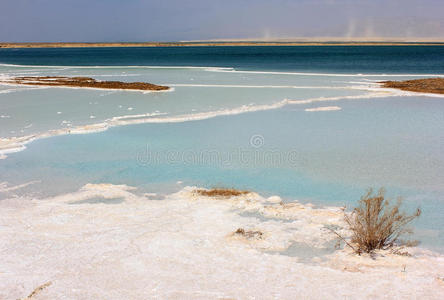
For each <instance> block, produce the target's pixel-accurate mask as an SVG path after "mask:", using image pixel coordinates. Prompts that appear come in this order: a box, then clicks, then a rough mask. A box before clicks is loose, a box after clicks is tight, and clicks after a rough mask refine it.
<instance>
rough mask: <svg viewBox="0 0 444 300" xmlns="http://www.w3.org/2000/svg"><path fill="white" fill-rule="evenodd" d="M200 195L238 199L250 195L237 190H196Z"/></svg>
mask: <svg viewBox="0 0 444 300" xmlns="http://www.w3.org/2000/svg"><path fill="white" fill-rule="evenodd" d="M195 192H196V193H197V194H198V195H201V196H205V197H237V196H241V195H246V194H248V193H250V192H249V191H240V190H236V189H225V188H215V189H211V190H195Z"/></svg>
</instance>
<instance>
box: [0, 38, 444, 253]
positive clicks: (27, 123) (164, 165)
mask: <svg viewBox="0 0 444 300" xmlns="http://www.w3.org/2000/svg"><path fill="white" fill-rule="evenodd" d="M0 64H2V65H0V76H22V75H49V76H57V75H63V76H91V77H94V78H97V79H103V80H121V81H148V82H152V83H158V84H166V85H169V86H172V87H174V90H173V91H171V92H166V93H148V94H143V93H138V92H128V91H126V92H125V91H103V90H86V89H63V88H45V89H35V88H29V87H11V86H4V85H3V86H2V85H0V115H1V116H3V117H2V118H1V119H0V137H2V138H12V137H22V136H28V135H37V136H42V135H44V134H45V133H47V132H51V131H52V130H59V129H63V128H74V127H81V126H84V125H88V124H97V123H102V122H104V123H107V122H108V123H110V124H111V123H112V121H110V120H112V118H116V117H118V118H119V117H122V116H126V118H128V116H133V117H130V119H132V120H139V121H140V120H142V121H143V122H139V123H145V124H135V125H127V126H115V125H124V124H114V123H112V124H114V125H112V126H111V127H112V128H110V129H108V130H107V131H104V132H99V133H90V134H83V135H72V134H70V135H59V136H53V137H49V138H44V139H37V140H35V141H33V142H32V143H30V144H27V145H26V147H27V148H26V150H24V151H21V152H17V153H8V154H7V155H8V157H7V158H6V159H3V160H0V183H1V182H8V184H11V185H19V184H23V183H26V182H31V181H36V180H38V181H39V183H36V184H33V185H29V186H27V187H25V188H23V189H21V190H20V191H17V192H15V193H18V194H19V195H26V194H32V195H36V196H39V197H45V196H50V195H56V194H60V193H66V192H70V191H74V190H76V189H78V188H79V187H81V186H83V185H84V184H86V183H91V182H92V183H102V182H107V183H115V184H128V185H131V186H136V187H138V188H139V189H140V190H141V191H146V192H156V193H159V194H162V193H165V194H166V193H170V192H173V191H176V190H178V189H180V188H181V187H183V186H184V185H196V186H204V187H216V186H224V187H235V188H241V189H249V190H254V191H257V192H259V193H261V194H263V195H280V196H281V197H283V198H284V200H285V201H293V200H299V201H301V202H311V203H315V204H316V205H335V206H340V205H347V206H349V207H350V206H352V205H353V204H354V203H356V201H357V200H358V199H359V197H360V195H362V194H363V193H364V192H365V190H366V189H367V188H369V187H376V188H377V187H380V186H384V187H385V188H386V189H387V190H388V193H389V195H390V196H397V195H403V196H404V197H405V200H406V208H407V209H409V210H413V209H414V208H415V207H417V206H421V207H422V209H423V216H422V217H421V219H419V220H418V222H417V223H416V224H415V226H416V227H417V236H418V237H419V238H420V239H421V240H422V241H423V244H424V245H426V246H427V247H430V248H433V249H438V250H440V251H441V250H442V249H444V231H443V230H442V228H444V218H443V217H442V216H443V215H444V176H443V174H444V154H443V153H444V151H443V149H444V98H439V97H429V96H427V95H412V94H408V93H396V92H390V91H380V90H377V89H375V86H374V83H375V82H377V81H381V80H388V79H390V80H391V79H393V80H397V79H413V78H423V77H430V76H444V47H443V46H403V47H398V46H387V47H383V46H371V47H367V46H356V47H350V46H343V47H342V46H331V47H328V46H322V47H311V46H306V47H305V46H304V47H215V48H212V47H190V48H82V49H0ZM318 107H330V109H332V110H328V111H306V110H307V109H316V108H318ZM334 109H336V110H334ZM140 115H143V116H140ZM125 120H127V119H125ZM49 135H51V134H49ZM54 135H56V134H54ZM178 182H180V183H178ZM9 196H11V194H10V192H7V193H1V192H0V197H2V198H4V197H9Z"/></svg>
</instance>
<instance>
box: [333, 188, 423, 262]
mask: <svg viewBox="0 0 444 300" xmlns="http://www.w3.org/2000/svg"><path fill="white" fill-rule="evenodd" d="M402 201H403V200H402V198H400V197H399V198H398V199H397V201H396V203H394V204H392V203H391V201H390V200H389V199H386V197H385V190H384V189H382V188H381V189H380V190H379V191H378V192H377V193H374V192H373V189H369V191H368V192H367V194H365V195H364V196H363V197H361V200H360V201H359V206H358V207H356V208H355V209H353V211H352V213H351V214H350V215H347V214H345V217H344V219H345V222H346V223H347V225H348V227H349V229H350V230H351V231H352V237H351V244H350V243H348V242H347V241H345V239H344V238H342V236H340V235H339V234H338V233H336V232H335V233H336V234H337V235H338V236H339V237H340V238H341V239H343V240H344V241H345V242H346V243H347V244H348V245H349V246H350V247H351V248H353V249H354V250H355V252H357V253H358V254H361V253H362V252H367V253H370V252H372V251H373V250H375V249H388V248H391V247H393V246H394V245H395V244H397V243H403V244H404V245H409V246H411V245H414V244H417V242H416V241H401V240H400V237H401V236H402V235H404V234H410V233H412V231H411V230H410V229H409V228H408V227H407V224H409V223H410V222H411V221H413V220H414V219H415V218H417V217H419V216H420V214H421V210H420V209H419V208H418V209H417V210H416V212H415V213H414V214H412V215H408V214H406V213H404V212H402V211H401V210H400V207H401V205H402Z"/></svg>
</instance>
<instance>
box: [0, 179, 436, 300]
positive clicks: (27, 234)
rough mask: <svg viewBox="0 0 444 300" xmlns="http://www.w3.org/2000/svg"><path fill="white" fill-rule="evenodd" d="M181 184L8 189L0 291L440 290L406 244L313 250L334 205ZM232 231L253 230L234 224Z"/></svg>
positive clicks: (177, 295)
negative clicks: (49, 191) (225, 194)
mask: <svg viewBox="0 0 444 300" xmlns="http://www.w3.org/2000/svg"><path fill="white" fill-rule="evenodd" d="M3 185H5V184H3ZM7 188H9V189H8V190H7V191H15V190H16V189H15V188H14V187H7V186H6V185H5V186H4V189H7ZM193 190H194V189H193V188H191V187H187V188H184V189H183V190H182V191H180V192H178V193H176V194H173V195H169V196H167V197H165V199H163V200H149V197H146V195H138V193H137V190H136V189H135V188H132V187H129V186H126V185H111V184H88V185H86V186H84V187H83V188H82V189H80V190H79V191H78V192H75V193H72V194H66V195H61V196H58V197H55V198H49V199H24V198H18V197H14V196H13V194H12V193H11V194H10V196H11V197H10V198H9V199H6V200H2V201H0V239H1V241H2V243H1V244H0V299H18V298H23V297H26V296H27V295H28V294H30V293H31V292H32V291H33V290H34V289H35V288H37V287H39V286H41V285H43V284H45V283H48V282H50V283H51V284H50V285H49V284H48V285H47V286H45V288H42V289H41V290H39V291H38V293H37V294H36V295H35V296H34V297H33V299H296V298H299V299H305V298H309V299H338V298H340V299H344V298H347V299H349V298H353V299H375V298H390V299H439V298H440V297H442V295H443V293H444V280H443V276H444V256H441V255H438V254H435V253H432V252H428V251H425V250H421V249H419V248H414V249H409V252H410V253H412V254H413V256H412V257H407V256H400V255H394V254H390V253H388V252H386V253H378V254H377V255H376V256H375V257H374V259H372V258H371V257H369V256H365V255H363V256H357V255H355V254H352V253H350V251H348V250H337V251H333V249H332V250H331V251H326V252H325V253H327V254H325V255H323V256H316V253H321V252H322V251H321V252H320V250H322V249H323V248H325V247H326V244H329V243H330V242H332V241H333V240H334V236H333V235H332V234H331V233H330V232H329V231H328V230H326V229H325V227H324V226H325V225H333V226H338V228H341V226H343V223H342V211H341V209H340V208H335V207H327V208H322V209H320V208H313V207H312V206H311V205H302V204H299V203H297V202H296V203H291V204H284V203H282V202H281V201H280V198H279V197H276V196H274V197H270V198H268V199H266V198H262V197H260V196H259V195H257V194H254V193H251V194H247V195H243V196H239V197H232V198H228V199H227V198H207V197H203V196H199V195H197V194H196V193H194V192H193ZM151 198H152V197H151ZM238 228H242V229H244V230H245V231H246V232H248V231H251V232H256V231H259V232H261V233H262V235H257V234H251V235H250V236H248V235H242V234H236V233H234V232H235V231H236V230H237V229H238ZM339 230H340V229H339ZM340 231H341V232H342V233H343V234H347V232H346V231H344V230H340ZM294 245H304V246H305V247H306V249H308V250H306V252H307V253H306V256H307V257H308V258H307V257H305V258H304V259H303V258H302V257H301V255H292V253H291V251H289V249H291V248H292V247H293V246H294ZM324 250H325V249H324Z"/></svg>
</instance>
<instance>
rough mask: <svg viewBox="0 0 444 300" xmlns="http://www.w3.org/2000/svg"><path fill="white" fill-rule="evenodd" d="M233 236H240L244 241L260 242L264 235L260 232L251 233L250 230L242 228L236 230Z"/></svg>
mask: <svg viewBox="0 0 444 300" xmlns="http://www.w3.org/2000/svg"><path fill="white" fill-rule="evenodd" d="M234 235H238V236H242V237H244V238H246V239H249V240H251V239H255V240H260V239H262V237H263V235H264V233H263V232H261V231H252V230H245V229H243V228H238V229H237V230H236V231H235V232H234Z"/></svg>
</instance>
